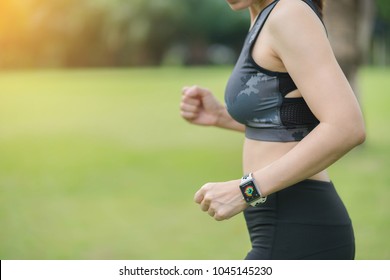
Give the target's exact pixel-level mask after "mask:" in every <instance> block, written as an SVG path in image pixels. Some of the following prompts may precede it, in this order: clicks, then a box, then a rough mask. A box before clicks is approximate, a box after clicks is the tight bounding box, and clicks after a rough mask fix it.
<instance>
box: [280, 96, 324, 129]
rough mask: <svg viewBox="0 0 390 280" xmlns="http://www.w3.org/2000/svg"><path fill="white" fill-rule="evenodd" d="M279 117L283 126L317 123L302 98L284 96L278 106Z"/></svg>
mask: <svg viewBox="0 0 390 280" xmlns="http://www.w3.org/2000/svg"><path fill="white" fill-rule="evenodd" d="M280 119H281V121H282V123H283V125H285V126H294V125H307V124H309V125H313V124H318V123H319V121H318V120H317V118H316V117H315V116H314V114H313V113H312V112H311V110H310V108H309V106H307V104H306V102H305V101H304V99H303V98H285V99H284V102H283V104H282V106H281V107H280Z"/></svg>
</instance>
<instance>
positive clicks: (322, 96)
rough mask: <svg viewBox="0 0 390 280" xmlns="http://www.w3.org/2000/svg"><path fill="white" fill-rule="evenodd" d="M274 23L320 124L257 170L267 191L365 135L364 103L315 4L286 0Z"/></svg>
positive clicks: (277, 46)
mask: <svg viewBox="0 0 390 280" xmlns="http://www.w3.org/2000/svg"><path fill="white" fill-rule="evenodd" d="M286 22H288V24H286ZM268 24H269V25H268V28H269V30H270V32H271V34H272V40H273V41H272V42H271V45H272V49H273V51H274V53H275V55H276V57H279V58H280V60H281V62H282V63H283V65H284V67H285V68H286V69H287V71H288V72H289V74H290V75H291V77H292V78H293V80H294V82H295V83H296V85H297V87H298V89H299V91H300V93H301V94H302V96H303V98H304V99H305V101H306V102H307V104H308V106H309V107H310V109H311V111H312V112H313V113H314V115H315V116H316V117H317V119H318V120H319V121H320V124H319V125H318V126H317V127H316V128H315V129H314V130H313V131H312V132H311V133H310V134H309V135H308V136H307V137H305V138H304V139H303V140H302V141H301V142H299V143H298V144H297V145H296V146H295V147H294V148H293V149H292V150H291V151H290V152H289V153H287V154H286V155H285V156H283V157H282V158H280V159H279V160H277V161H275V162H273V163H272V164H271V165H269V166H268V167H266V168H264V169H262V170H258V171H257V172H256V173H255V174H254V176H255V178H256V180H257V181H258V182H259V184H260V185H261V190H262V191H263V193H264V194H265V195H267V194H270V193H273V192H275V191H278V190H281V189H283V188H285V187H287V186H291V185H293V184H294V183H297V182H299V181H301V180H304V179H306V178H309V177H311V176H312V175H314V174H316V173H318V172H320V171H322V170H324V169H325V168H327V167H328V166H330V165H331V164H332V163H334V162H335V161H337V160H338V159H339V158H341V157H342V156H343V155H344V154H345V153H347V152H348V151H350V150H351V149H352V148H354V147H355V146H357V145H359V144H361V143H362V142H364V140H365V128H364V121H363V117H362V114H361V111H360V108H359V104H358V102H357V100H356V97H355V95H354V93H353V91H352V89H351V87H350V85H349V83H348V81H347V79H346V78H345V76H344V74H343V72H342V70H341V69H340V67H339V65H338V63H337V61H336V59H335V56H334V54H333V51H332V48H331V46H330V43H329V41H328V38H327V36H326V33H325V31H324V28H323V25H322V23H321V22H320V20H319V19H318V17H317V16H316V15H315V14H314V13H313V12H312V10H311V9H310V8H309V6H308V5H306V4H305V3H304V2H302V1H280V3H279V4H278V5H277V6H276V7H275V10H274V12H273V15H272V17H270V19H269V22H268Z"/></svg>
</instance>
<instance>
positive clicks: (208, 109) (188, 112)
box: [180, 86, 245, 132]
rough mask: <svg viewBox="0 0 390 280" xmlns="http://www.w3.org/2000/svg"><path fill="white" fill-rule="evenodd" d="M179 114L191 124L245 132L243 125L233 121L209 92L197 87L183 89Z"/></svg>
mask: <svg viewBox="0 0 390 280" xmlns="http://www.w3.org/2000/svg"><path fill="white" fill-rule="evenodd" d="M180 113H181V116H182V117H183V118H184V119H185V120H186V121H188V122H189V123H192V124H197V125H204V126H216V127H220V128H226V129H231V130H235V131H240V132H243V131H245V127H244V125H242V124H240V123H238V122H236V121H235V120H233V119H232V117H231V116H230V115H229V113H228V112H227V110H226V108H225V106H223V105H222V104H221V103H220V102H219V101H218V100H217V99H216V98H215V97H214V95H213V94H212V93H211V92H210V91H209V90H207V89H205V88H201V87H198V86H192V87H184V88H183V96H182V99H181V104H180Z"/></svg>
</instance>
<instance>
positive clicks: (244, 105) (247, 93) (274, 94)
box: [225, 0, 319, 142]
mask: <svg viewBox="0 0 390 280" xmlns="http://www.w3.org/2000/svg"><path fill="white" fill-rule="evenodd" d="M303 1H305V2H306V3H307V4H308V5H309V6H310V7H312V9H313V10H314V11H315V12H316V13H317V14H318V11H317V10H316V8H315V6H314V5H313V3H312V2H311V1H310V0H303ZM278 2H279V0H276V1H274V2H272V3H271V4H269V5H268V6H267V7H266V8H265V9H264V10H263V11H262V12H261V13H260V15H259V16H258V18H257V19H256V22H255V24H254V25H253V27H252V29H251V30H250V31H249V33H248V35H247V37H246V40H245V43H244V46H243V49H242V51H241V54H240V57H239V59H238V61H237V63H236V65H235V67H234V70H233V72H232V75H231V76H230V79H229V81H228V83H227V86H226V91H225V102H226V105H227V110H228V112H229V114H230V115H231V116H232V117H233V118H234V119H235V120H236V121H238V122H240V123H242V124H245V126H246V130H245V136H246V137H247V138H249V139H253V140H259V141H272V142H293V141H300V140H302V139H303V138H304V137H305V136H306V135H308V134H309V133H310V131H312V130H313V129H314V128H315V127H316V126H317V125H318V123H319V121H318V120H317V118H316V117H315V116H314V115H313V113H312V112H311V110H310V109H309V107H308V106H307V104H306V102H305V100H304V99H303V98H301V97H300V98H286V97H285V96H286V95H287V94H288V93H290V92H292V91H293V90H295V89H297V86H296V85H295V83H294V81H293V80H292V78H291V77H290V75H289V74H288V73H282V72H274V71H270V70H267V69H264V68H262V67H261V66H259V65H258V64H257V63H256V62H255V61H254V59H253V58H252V54H251V52H252V48H253V45H254V43H255V41H256V39H257V37H258V36H259V34H260V31H261V29H262V27H263V26H264V23H265V21H266V20H267V18H268V16H269V15H270V13H271V12H272V9H273V8H274V7H275V5H276V4H277V3H278Z"/></svg>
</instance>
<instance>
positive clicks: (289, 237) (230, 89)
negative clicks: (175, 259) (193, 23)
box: [181, 0, 365, 259]
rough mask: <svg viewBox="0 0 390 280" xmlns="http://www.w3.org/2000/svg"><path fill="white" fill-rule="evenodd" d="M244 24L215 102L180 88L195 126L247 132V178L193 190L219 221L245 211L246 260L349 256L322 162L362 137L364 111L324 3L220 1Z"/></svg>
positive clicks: (338, 205) (345, 219)
mask: <svg viewBox="0 0 390 280" xmlns="http://www.w3.org/2000/svg"><path fill="white" fill-rule="evenodd" d="M227 2H228V3H229V5H230V7H231V8H232V9H233V10H241V9H245V8H248V9H249V12H250V17H251V28H250V30H249V33H248V35H247V38H246V40H245V43H244V46H243V49H242V53H241V55H240V58H239V59H238V61H237V64H236V66H235V68H234V70H233V73H232V75H231V77H230V79H229V82H228V84H227V87H226V92H225V102H226V108H225V106H222V105H221V104H220V103H219V102H218V101H217V100H216V99H215V97H214V96H213V95H212V93H211V92H210V91H209V90H207V89H204V88H200V87H197V86H193V87H185V88H184V89H183V95H182V102H181V115H182V117H183V118H184V119H185V120H187V121H188V122H190V123H192V124H198V125H207V126H216V127H221V128H227V129H231V130H237V131H242V132H245V142H244V150H243V170H244V174H246V175H244V177H243V178H241V179H237V180H231V181H227V182H220V183H208V184H205V185H204V186H202V187H201V188H200V190H199V191H198V192H197V193H196V194H195V202H196V203H199V204H200V207H201V209H202V210H203V211H205V212H207V213H208V214H209V215H210V216H211V217H213V218H214V219H215V220H217V221H221V220H225V219H229V218H231V217H233V216H234V215H236V214H238V213H240V212H242V211H243V212H244V216H245V219H246V223H247V227H248V230H249V234H250V238H251V242H252V250H251V251H250V252H249V253H248V255H247V257H246V259H353V258H354V254H355V243H354V235H353V229H352V224H351V221H350V218H349V216H348V213H347V211H346V209H345V207H344V205H343V203H342V201H341V199H340V197H339V196H338V194H337V192H336V190H335V188H334V186H333V184H332V182H331V180H330V178H329V176H328V174H327V172H326V168H327V167H328V166H330V165H331V164H332V163H334V162H335V161H336V160H338V159H339V158H341V157H342V156H343V155H344V154H345V153H347V152H348V151H350V150H351V149H352V148H354V147H355V146H357V145H359V144H361V143H363V142H364V140H365V128H364V122H363V118H362V114H361V111H360V108H359V105H358V102H357V100H356V98H355V95H354V93H353V92H352V90H351V87H350V85H349V83H348V81H347V80H346V78H345V76H344V74H343V72H342V71H341V69H340V67H339V65H338V64H337V62H336V59H335V57H334V54H333V52H332V49H331V46H330V44H329V41H328V39H327V33H326V30H325V28H324V25H323V23H322V20H321V17H322V4H323V3H322V1H321V0H313V1H311V0H276V1H274V0H227Z"/></svg>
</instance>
